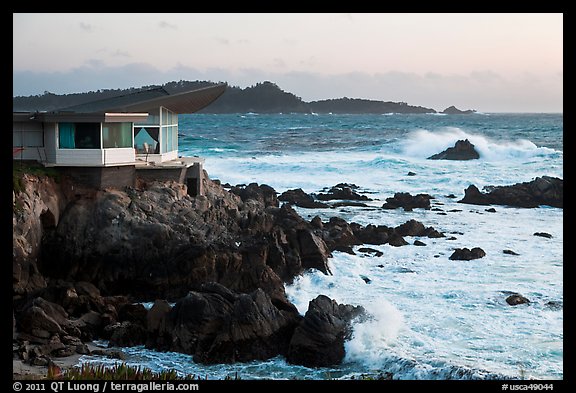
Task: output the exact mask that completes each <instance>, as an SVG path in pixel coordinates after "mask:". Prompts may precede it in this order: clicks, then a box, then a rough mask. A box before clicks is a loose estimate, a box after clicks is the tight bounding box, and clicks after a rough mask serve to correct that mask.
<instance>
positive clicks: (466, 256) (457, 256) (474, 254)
mask: <svg viewBox="0 0 576 393" xmlns="http://www.w3.org/2000/svg"><path fill="white" fill-rule="evenodd" d="M485 255H486V253H485V252H484V250H482V249H481V248H480V247H474V248H473V249H471V250H470V249H468V248H466V247H464V248H457V249H456V250H454V253H452V255H450V258H449V259H451V260H458V261H470V260H472V259H478V258H482V257H484V256H485Z"/></svg>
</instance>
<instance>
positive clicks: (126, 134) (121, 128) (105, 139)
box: [102, 123, 132, 149]
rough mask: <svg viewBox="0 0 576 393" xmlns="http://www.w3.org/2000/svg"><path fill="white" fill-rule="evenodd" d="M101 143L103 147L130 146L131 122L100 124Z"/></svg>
mask: <svg viewBox="0 0 576 393" xmlns="http://www.w3.org/2000/svg"><path fill="white" fill-rule="evenodd" d="M102 144H103V146H104V148H105V149H106V148H113V147H132V123H104V124H102Z"/></svg>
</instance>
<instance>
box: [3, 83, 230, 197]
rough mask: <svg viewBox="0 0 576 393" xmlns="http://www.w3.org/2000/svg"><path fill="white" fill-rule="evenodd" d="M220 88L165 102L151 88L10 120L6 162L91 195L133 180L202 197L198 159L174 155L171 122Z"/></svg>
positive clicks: (166, 96) (164, 95) (175, 133)
mask: <svg viewBox="0 0 576 393" xmlns="http://www.w3.org/2000/svg"><path fill="white" fill-rule="evenodd" d="M225 89H226V84H217V85H213V86H209V87H206V88H202V89H195V90H189V91H185V92H180V93H177V94H170V93H168V92H167V91H166V90H165V89H164V88H162V87H157V88H151V89H145V90H140V91H137V92H134V93H130V94H125V95H121V96H116V97H112V98H107V99H103V100H98V101H93V102H88V103H83V104H78V105H75V106H70V107H66V108H61V109H58V110H55V111H50V112H13V127H12V134H13V142H12V146H13V152H14V153H13V159H14V160H36V161H38V162H40V163H42V164H43V165H44V166H46V167H55V168H58V170H60V171H61V172H63V173H66V174H68V175H70V176H72V177H74V178H75V179H77V180H78V181H82V182H84V183H86V184H89V185H91V186H95V187H98V188H107V187H123V186H134V185H135V182H136V176H138V177H141V178H143V179H145V180H146V179H149V180H176V181H179V182H181V183H183V184H186V185H187V186H188V193H189V194H191V195H197V194H202V188H201V187H202V181H201V180H202V174H203V163H204V159H202V158H200V157H180V156H179V154H178V115H179V114H183V113H194V112H197V111H198V110H200V109H202V108H204V107H206V106H208V105H209V104H210V103H212V102H213V101H214V100H216V99H217V98H218V97H220V95H222V94H223V93H224V91H225Z"/></svg>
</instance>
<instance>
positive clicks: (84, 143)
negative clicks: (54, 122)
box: [58, 123, 101, 149]
mask: <svg viewBox="0 0 576 393" xmlns="http://www.w3.org/2000/svg"><path fill="white" fill-rule="evenodd" d="M58 146H59V147H60V149H100V148H101V147H100V123H58Z"/></svg>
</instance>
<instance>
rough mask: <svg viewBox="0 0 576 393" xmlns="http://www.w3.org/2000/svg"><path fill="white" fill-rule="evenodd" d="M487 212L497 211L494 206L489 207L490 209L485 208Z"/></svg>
mask: <svg viewBox="0 0 576 393" xmlns="http://www.w3.org/2000/svg"><path fill="white" fill-rule="evenodd" d="M484 211H485V212H488V213H496V209H494V208H493V207H491V208H489V209H484Z"/></svg>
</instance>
